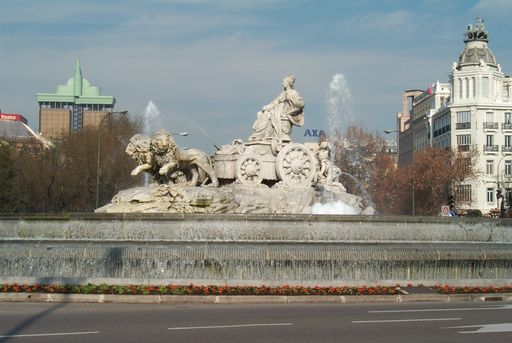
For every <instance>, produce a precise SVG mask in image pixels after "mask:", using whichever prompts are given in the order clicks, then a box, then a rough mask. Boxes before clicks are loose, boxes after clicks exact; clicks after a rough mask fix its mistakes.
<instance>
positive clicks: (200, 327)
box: [167, 323, 293, 330]
mask: <svg viewBox="0 0 512 343" xmlns="http://www.w3.org/2000/svg"><path fill="white" fill-rule="evenodd" d="M290 325H293V323H273V324H236V325H212V326H182V327H175V328H167V330H200V329H229V328H246V327H256V326H290Z"/></svg>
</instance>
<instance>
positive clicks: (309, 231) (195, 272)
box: [0, 214, 512, 286]
mask: <svg viewBox="0 0 512 343" xmlns="http://www.w3.org/2000/svg"><path fill="white" fill-rule="evenodd" d="M0 240H1V243H2V247H1V249H0V275H1V276H0V282H31V283H33V282H39V283H49V282H53V283H58V282H60V283H62V282H69V283H88V282H95V283H98V282H108V283H122V284H127V283H145V284H148V283H151V284H164V283H180V284H189V283H194V284H229V285H248V284H253V285H283V284H289V285H307V286H314V285H319V286H326V285H333V286H335V285H336V286H340V285H358V284H380V285H389V284H396V283H408V282H413V283H416V284H417V283H423V284H432V283H450V284H454V285H455V284H472V285H502V284H510V283H512V222H511V221H509V220H496V219H494V220H487V219H462V218H455V219H453V218H422V217H362V216H354V217H352V216H312V215H290V216H287V215H279V216H271V215H140V214H130V215H128V214H125V215H122V214H121V215H112V214H107V215H104V214H103V215H100V214H87V215H83V214H70V215H62V216H55V215H32V216H31V215H22V216H17V215H8V216H5V215H4V216H2V217H0Z"/></svg>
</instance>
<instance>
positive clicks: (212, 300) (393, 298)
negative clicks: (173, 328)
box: [0, 293, 512, 304]
mask: <svg viewBox="0 0 512 343" xmlns="http://www.w3.org/2000/svg"><path fill="white" fill-rule="evenodd" d="M426 301H428V302H462V301H473V302H479V301H510V302H512V293H496V294H409V295H403V294H401V295H348V296H336V295H304V296H279V295H257V296H255V295H250V296H246V295H206V296H202V295H115V294H60V293H0V302H52V303H71V302H74V303H129V304H249V303H254V304H271V303H275V304H288V303H335V304H356V303H399V302H426Z"/></svg>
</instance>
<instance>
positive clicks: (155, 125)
mask: <svg viewBox="0 0 512 343" xmlns="http://www.w3.org/2000/svg"><path fill="white" fill-rule="evenodd" d="M161 127H162V118H161V116H160V110H159V109H158V107H157V106H156V105H155V103H154V102H153V101H151V100H150V101H149V102H148V105H147V106H146V109H145V110H144V134H145V135H152V134H153V133H154V132H155V131H156V130H158V129H160V128H161Z"/></svg>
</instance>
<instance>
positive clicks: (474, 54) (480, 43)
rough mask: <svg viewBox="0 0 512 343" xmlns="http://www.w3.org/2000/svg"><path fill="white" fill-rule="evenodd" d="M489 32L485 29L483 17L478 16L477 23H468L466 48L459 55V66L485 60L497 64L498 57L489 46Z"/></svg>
mask: <svg viewBox="0 0 512 343" xmlns="http://www.w3.org/2000/svg"><path fill="white" fill-rule="evenodd" d="M488 42H489V33H488V32H487V31H486V30H485V26H484V21H483V20H482V18H480V17H478V18H476V24H475V26H474V27H473V25H468V27H467V30H466V32H465V33H464V43H466V45H465V46H464V49H463V50H462V52H461V53H460V55H459V64H458V67H459V68H460V67H462V66H465V65H479V64H482V62H484V63H485V64H487V65H491V66H493V67H496V66H497V63H496V57H494V54H493V53H492V51H491V49H489V47H488V46H487V43H488Z"/></svg>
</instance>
